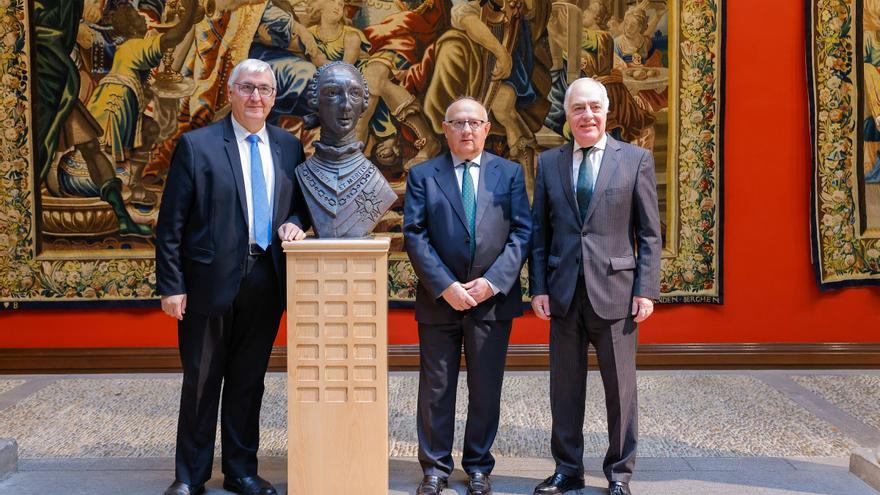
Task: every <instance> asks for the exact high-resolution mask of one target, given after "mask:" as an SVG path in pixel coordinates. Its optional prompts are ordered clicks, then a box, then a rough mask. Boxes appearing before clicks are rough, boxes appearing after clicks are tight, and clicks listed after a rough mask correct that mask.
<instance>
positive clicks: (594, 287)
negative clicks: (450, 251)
mask: <svg viewBox="0 0 880 495" xmlns="http://www.w3.org/2000/svg"><path fill="white" fill-rule="evenodd" d="M572 152H573V151H572V145H571V143H566V144H564V145H562V146H559V147H558V148H553V149H551V150H547V151H545V152H543V153H541V155H540V157H539V158H538V170H537V177H536V178H535V192H534V200H533V205H532V222H533V225H534V230H533V232H532V252H531V257H530V258H529V292H530V293H531V294H532V295H533V296H535V295H542V294H547V295H549V296H550V313H551V315H554V316H562V315H564V314H566V313H567V312H568V308H569V307H570V305H571V299H572V296H573V294H574V289H575V286H576V283H577V277H581V276H582V277H584V281H585V286H586V289H587V295H588V296H589V298H590V303H591V304H592V306H593V309H594V310H595V311H596V314H598V315H599V316H600V317H602V318H605V319H608V320H614V319H621V318H625V317H627V316H628V315H629V314H630V312H631V308H632V297H633V296H642V297H648V298H652V299H656V298H657V297H659V296H660V249H661V240H660V215H659V212H658V209H657V185H656V178H655V177H654V159H653V157H652V156H651V153H650V152H648V151H647V150H645V149H643V148H639V147H637V146H633V145H630V144H627V143H622V142H620V141H617V140H616V139H614V138H612V137H611V136H608V143H607V146H606V147H605V154H604V155H603V157H602V164H601V166H600V167H599V175H598V177H597V178H596V185H595V186H594V188H593V196H592V199H591V200H590V205H589V207H588V209H587V216H586V221H585V222H583V223H581V220H580V213H578V206H577V200H576V198H575V193H574V189H573V186H572V177H571V175H572ZM637 252H638V256H636V253H637ZM581 265H582V267H581ZM575 266H577V267H578V268H577V269H574V267H575Z"/></svg>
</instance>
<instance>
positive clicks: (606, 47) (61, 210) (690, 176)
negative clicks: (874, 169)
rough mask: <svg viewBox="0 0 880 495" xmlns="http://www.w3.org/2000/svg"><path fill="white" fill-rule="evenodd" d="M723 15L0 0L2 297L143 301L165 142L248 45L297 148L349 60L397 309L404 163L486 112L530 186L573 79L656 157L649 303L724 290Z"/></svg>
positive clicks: (590, 0)
mask: <svg viewBox="0 0 880 495" xmlns="http://www.w3.org/2000/svg"><path fill="white" fill-rule="evenodd" d="M194 12H199V13H201V12H204V15H193V13H194ZM723 12H724V9H723V4H722V3H720V2H718V1H711V0H675V1H670V2H667V0H558V1H552V2H551V1H546V0H300V1H297V0H268V1H267V0H64V1H61V0H54V1H53V0H0V73H2V76H0V100H2V103H3V107H2V108H3V115H2V116H0V119H2V120H3V130H2V135H0V185H2V187H0V249H2V250H3V251H2V254H0V307H3V308H11V309H14V308H19V307H27V306H70V305H74V306H83V305H85V306H91V305H108V304H109V305H132V304H135V305H137V304H155V300H156V299H157V298H158V294H157V293H156V275H155V259H154V256H155V252H154V244H153V240H154V235H155V227H156V225H155V224H156V219H157V215H158V210H159V204H160V202H161V198H162V189H163V186H164V183H165V179H166V177H167V174H168V169H169V166H170V162H171V156H172V153H173V151H174V146H175V143H176V141H177V138H178V137H179V136H180V135H181V134H182V133H184V132H187V131H189V130H192V129H195V128H198V127H201V126H204V125H207V124H210V123H212V122H216V121H218V120H220V119H223V118H225V117H226V116H227V115H228V114H229V111H230V110H229V105H228V101H227V89H226V88H227V83H228V82H229V81H228V78H229V75H230V72H231V69H232V67H234V66H235V64H236V63H238V62H239V61H241V60H243V59H245V58H258V59H261V60H264V61H266V62H268V63H269V64H270V65H271V66H272V68H273V69H274V71H275V74H276V81H277V97H276V104H275V107H274V108H273V110H272V113H271V114H270V115H269V121H270V122H271V123H273V124H276V125H279V126H282V127H284V128H286V129H287V130H288V131H290V132H291V133H293V134H294V135H296V136H298V137H299V138H300V139H301V140H302V142H303V144H304V146H305V148H306V152H307V153H311V151H312V149H313V148H312V143H313V142H314V141H315V139H316V138H317V137H318V135H319V134H318V132H319V131H318V130H305V129H304V127H303V123H302V118H301V117H302V116H303V115H304V113H305V112H306V106H305V103H304V101H303V100H304V95H303V93H304V90H305V87H306V83H307V82H308V80H309V79H310V78H311V76H312V75H313V74H314V72H315V70H316V67H319V66H321V65H323V64H325V63H327V62H329V61H335V60H344V61H347V62H350V63H353V64H354V65H355V66H357V67H358V68H359V69H360V70H361V71H362V72H363V74H364V76H365V78H366V80H367V83H368V86H369V91H370V102H369V108H368V109H367V110H366V111H365V113H364V117H363V118H362V120H361V122H360V125H359V127H358V134H359V136H360V138H361V140H362V141H363V142H364V144H365V154H366V155H367V156H368V157H369V158H370V159H371V160H372V161H373V163H375V164H376V165H377V166H378V167H379V169H380V170H381V171H382V172H383V174H384V175H385V177H386V178H387V179H388V181H389V183H390V184H391V185H392V187H393V188H394V190H395V191H396V192H397V193H398V196H399V200H398V201H397V203H396V204H395V205H394V206H393V207H392V209H391V210H389V212H388V213H387V214H386V215H385V216H384V217H383V218H382V220H381V221H380V223H379V225H378V227H377V229H376V232H377V233H378V234H379V235H385V236H389V237H391V238H392V251H393V252H392V254H391V258H390V267H389V297H390V299H391V301H392V302H395V303H404V304H406V303H407V302H409V301H412V300H413V298H414V297H415V284H416V277H415V275H414V273H413V269H412V266H411V264H410V262H409V260H408V259H407V257H406V254H405V253H404V252H403V238H402V233H401V230H402V229H401V227H402V220H403V219H402V211H403V209H402V203H403V197H404V193H405V185H406V176H407V171H408V170H409V168H410V167H412V166H413V165H415V164H417V163H419V162H421V161H424V160H425V159H427V158H430V157H433V156H435V155H436V154H438V153H440V152H442V151H443V150H444V147H445V143H444V139H443V134H442V121H443V118H444V112H445V108H446V106H447V105H448V104H449V103H450V102H451V101H452V100H453V99H454V98H456V97H458V96H459V95H471V96H474V97H476V98H478V99H480V100H482V101H483V102H484V103H485V105H486V107H487V108H488V110H489V115H490V119H491V121H492V127H491V130H492V132H491V135H490V137H489V139H488V141H487V150H489V151H492V152H494V153H496V154H499V155H501V156H505V157H508V158H509V159H511V160H514V161H516V162H518V163H520V164H521V165H522V166H523V168H524V170H525V172H526V177H527V188H528V189H529V193H530V194H531V184H532V181H533V177H534V173H535V164H536V160H537V155H538V154H539V153H540V152H541V151H543V150H545V149H548V148H551V147H554V146H558V145H560V144H562V143H564V142H566V141H567V140H568V139H569V138H568V136H569V134H568V130H567V128H566V126H565V114H564V109H563V97H564V94H565V90H566V88H567V87H568V84H569V83H570V82H572V81H573V80H574V79H576V78H578V77H582V76H591V77H594V78H596V79H598V80H600V81H602V82H603V83H604V84H605V86H606V87H607V89H608V93H609V96H610V99H611V112H610V113H609V117H608V131H609V133H610V134H612V135H613V136H615V137H616V138H618V139H621V140H624V141H627V142H631V143H634V144H637V145H639V146H643V147H645V148H647V149H649V150H651V151H652V152H653V155H654V158H655V162H656V176H657V187H658V198H659V203H660V204H659V206H660V210H661V220H662V227H663V231H662V233H663V246H664V249H663V259H662V287H661V292H662V297H661V299H662V301H664V302H709V303H720V302H721V297H722V292H721V245H722V243H721V241H722V224H721V203H722V201H721V199H722V185H721V177H722V168H721V157H722V148H721V146H722V122H723V98H722V96H723V91H722V79H723V78H722V75H723V63H722V56H723V53H724V50H723V41H724V35H723V33H724V30H723V26H724V23H723V20H724V19H723ZM524 273H525V270H524Z"/></svg>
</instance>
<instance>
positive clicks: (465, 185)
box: [461, 161, 477, 261]
mask: <svg viewBox="0 0 880 495" xmlns="http://www.w3.org/2000/svg"><path fill="white" fill-rule="evenodd" d="M471 165H473V164H472V163H471V162H470V161H465V162H464V163H463V164H462V166H463V167H464V173H463V174H462V176H461V202H462V204H463V205H464V217H465V219H467V223H468V230H469V231H470V234H471V245H470V248H471V261H473V259H474V254H475V253H476V252H477V233H476V221H477V194H476V192H475V191H474V179H473V177H471V172H470V168H471Z"/></svg>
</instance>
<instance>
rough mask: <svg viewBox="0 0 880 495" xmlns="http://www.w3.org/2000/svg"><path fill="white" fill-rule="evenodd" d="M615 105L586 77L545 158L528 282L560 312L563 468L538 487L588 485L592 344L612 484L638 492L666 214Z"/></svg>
mask: <svg viewBox="0 0 880 495" xmlns="http://www.w3.org/2000/svg"><path fill="white" fill-rule="evenodd" d="M608 106H609V102H608V94H607V92H606V91H605V87H604V86H603V85H602V84H601V83H599V82H598V81H595V80H593V79H589V78H582V79H578V80H577V81H575V82H574V83H573V84H572V85H571V86H570V87H569V88H568V91H567V92H566V95H565V115H566V120H567V121H568V124H569V126H570V128H571V132H572V135H573V136H574V143H567V144H564V145H562V146H560V147H558V148H554V149H551V150H548V151H545V152H544V153H542V154H541V156H540V158H539V159H538V169H537V177H536V179H535V192H534V204H533V206H532V222H533V225H534V230H533V232H532V252H531V258H530V260H529V272H530V273H529V284H530V286H529V287H530V292H531V295H532V309H534V311H535V314H536V315H538V317H540V318H542V319H545V320H550V408H551V413H552V417H553V428H552V437H551V446H550V447H551V452H552V454H553V458H554V460H555V461H556V470H555V472H554V474H553V475H552V476H550V477H549V478H547V479H546V480H544V481H543V482H542V483H541V484H539V485H538V486H537V487H536V488H535V491H534V493H535V494H536V495H550V494H557V493H563V492H565V491H568V490H574V489H580V488H583V487H584V479H583V476H584V464H583V454H584V437H583V433H582V430H583V425H584V403H585V399H586V379H587V345H588V344H590V343H592V344H593V347H594V348H595V349H596V354H597V357H598V361H599V370H600V372H601V375H602V383H603V385H604V387H605V405H606V407H607V412H608V438H609V447H608V452H607V453H606V455H605V460H604V463H603V470H604V472H605V477H606V478H607V479H608V483H609V486H608V488H609V491H610V494H611V495H630V488H629V481H630V478H631V477H632V472H633V467H634V465H635V457H636V444H637V441H638V432H637V401H636V366H635V357H636V345H637V343H638V331H637V330H638V323H640V322H642V321H645V319H647V318H648V317H649V316H650V315H651V313H652V312H653V308H654V303H653V299H656V298H657V297H658V296H659V292H660V249H661V240H660V214H659V212H658V208H657V187H656V179H655V177H654V160H653V158H652V156H651V153H650V152H649V151H647V150H644V149H642V148H639V147H636V146H632V145H630V144H627V143H622V142H620V141H617V140H616V139H614V138H613V137H611V136H609V135H607V134H606V133H605V121H606V117H607V114H608ZM575 267H577V268H576V269H574V268H575Z"/></svg>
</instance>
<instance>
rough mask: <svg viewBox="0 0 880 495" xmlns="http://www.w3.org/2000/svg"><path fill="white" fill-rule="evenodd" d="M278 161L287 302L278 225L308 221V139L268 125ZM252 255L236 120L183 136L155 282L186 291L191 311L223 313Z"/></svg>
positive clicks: (162, 216) (168, 291) (277, 213)
mask: <svg viewBox="0 0 880 495" xmlns="http://www.w3.org/2000/svg"><path fill="white" fill-rule="evenodd" d="M266 127H267V132H268V135H269V148H270V149H271V151H272V157H273V164H274V167H275V189H274V191H273V196H272V204H273V214H272V245H271V246H270V247H269V251H270V255H271V256H272V262H273V263H274V265H275V273H276V274H277V277H278V283H279V287H278V289H279V291H280V294H281V296H282V298H281V301H282V302H283V301H286V297H285V295H284V294H285V269H284V254H283V250H282V248H281V240H280V239H279V238H278V232H277V230H278V227H279V226H281V224H282V223H285V222H293V223H295V224H297V225H299V226H300V227H302V228H303V230H306V229H308V228H309V225H307V224H305V223H304V222H308V221H309V216H308V213H307V211H306V206H305V202H304V200H303V197H302V193H301V192H300V190H299V186H298V183H297V182H296V176H295V174H294V169H295V168H296V166H297V165H299V164H300V163H302V161H303V160H304V159H305V157H304V154H303V147H302V143H300V142H299V139H297V138H296V137H294V136H292V135H291V134H290V133H289V132H287V131H285V130H284V129H281V128H280V127H275V126H273V125H270V124H266ZM247 254H248V223H247V200H246V196H245V190H244V178H243V176H242V171H241V159H240V157H239V152H238V144H237V143H236V140H235V132H234V131H233V128H232V119H231V117H227V118H225V119H223V120H221V121H219V122H216V123H214V124H211V125H209V126H206V127H202V128H200V129H196V130H194V131H191V132H187V133H186V134H184V135H183V136H181V137H180V139H179V140H178V142H177V147H176V148H175V150H174V156H173V158H172V159H171V169H170V170H169V172H168V180H167V183H166V185H165V190H164V192H163V195H162V204H161V206H160V209H159V219H158V224H157V225H156V283H157V289H158V291H159V294H161V295H163V296H171V295H176V294H186V295H187V306H186V307H187V311H195V312H197V313H201V314H207V315H219V314H222V313H223V312H225V311H226V310H227V309H229V308H230V307H231V305H232V302H233V300H234V299H235V296H236V294H237V293H238V288H239V285H240V283H241V280H242V277H243V267H244V263H245V260H246V257H247Z"/></svg>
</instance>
